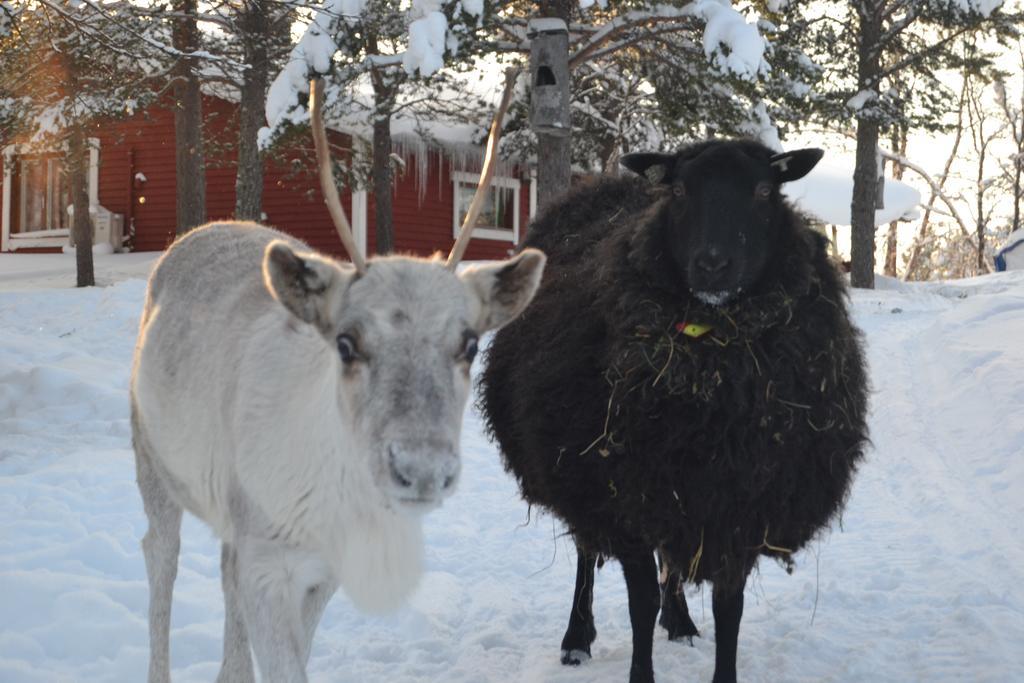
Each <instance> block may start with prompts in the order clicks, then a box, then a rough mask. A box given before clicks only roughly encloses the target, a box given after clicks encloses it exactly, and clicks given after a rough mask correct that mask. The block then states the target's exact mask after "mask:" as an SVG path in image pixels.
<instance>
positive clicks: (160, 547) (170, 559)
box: [134, 434, 182, 683]
mask: <svg viewBox="0 0 1024 683" xmlns="http://www.w3.org/2000/svg"><path fill="white" fill-rule="evenodd" d="M134 441H135V469H136V478H137V480H138V484H139V492H140V493H141V494H142V506H143V508H144V509H145V511H146V518H147V519H148V520H149V529H148V530H147V531H146V535H145V536H144V537H143V539H142V553H143V555H144V556H145V558H146V575H147V577H148V578H149V683H170V680H171V660H170V650H171V596H172V594H173V592H174V579H175V577H177V575H178V552H179V550H180V548H181V514H182V510H181V506H180V505H178V504H177V503H176V502H175V501H174V500H172V499H171V497H170V495H169V494H168V493H167V487H166V486H165V485H164V483H163V482H162V481H161V480H160V474H159V472H158V471H157V470H156V469H155V468H154V466H153V463H152V461H151V460H150V458H149V455H148V454H147V453H146V452H145V449H144V447H143V446H142V439H141V438H140V437H139V435H137V434H136V437H135V439H134Z"/></svg>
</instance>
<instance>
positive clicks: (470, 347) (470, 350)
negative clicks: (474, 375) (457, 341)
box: [462, 335, 477, 364]
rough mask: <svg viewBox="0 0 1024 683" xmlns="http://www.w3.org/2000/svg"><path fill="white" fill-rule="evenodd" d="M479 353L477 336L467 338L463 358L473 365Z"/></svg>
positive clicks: (463, 348)
mask: <svg viewBox="0 0 1024 683" xmlns="http://www.w3.org/2000/svg"><path fill="white" fill-rule="evenodd" d="M476 352H477V339H476V337H475V336H472V335H470V336H467V337H466V341H465V345H464V346H463V347H462V358H463V359H465V361H466V362H467V363H469V364H472V363H473V359H474V358H476Z"/></svg>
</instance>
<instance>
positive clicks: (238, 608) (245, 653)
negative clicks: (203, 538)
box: [217, 543, 256, 683]
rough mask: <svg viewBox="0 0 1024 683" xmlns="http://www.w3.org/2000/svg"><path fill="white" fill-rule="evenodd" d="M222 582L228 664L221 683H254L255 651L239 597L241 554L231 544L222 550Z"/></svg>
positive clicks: (222, 669) (222, 546)
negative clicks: (253, 659) (253, 658)
mask: <svg viewBox="0 0 1024 683" xmlns="http://www.w3.org/2000/svg"><path fill="white" fill-rule="evenodd" d="M220 581H221V585H222V586H223V588H224V661H223V662H222V663H221V667H220V673H219V674H218V675H217V683H253V681H255V680H256V677H255V675H254V673H253V668H252V651H251V649H250V647H249V634H248V633H246V630H245V620H244V617H243V615H242V605H241V603H240V596H239V594H238V553H237V551H236V550H235V548H234V546H232V545H230V544H228V543H223V544H221V548H220Z"/></svg>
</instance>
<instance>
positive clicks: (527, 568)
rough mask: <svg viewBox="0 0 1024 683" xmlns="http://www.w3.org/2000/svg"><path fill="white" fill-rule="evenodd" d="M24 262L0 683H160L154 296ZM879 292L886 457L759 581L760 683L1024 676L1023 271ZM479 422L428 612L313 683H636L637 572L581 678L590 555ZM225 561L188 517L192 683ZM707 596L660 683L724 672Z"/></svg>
mask: <svg viewBox="0 0 1024 683" xmlns="http://www.w3.org/2000/svg"><path fill="white" fill-rule="evenodd" d="M3 258H4V259H5V260H3V261H0V681H3V682H4V683H26V682H29V681H31V682H39V683H43V682H45V683H55V682H60V681H96V682H103V681H141V680H144V677H145V671H146V658H147V631H146V617H145V612H146V602H147V588H146V579H145V570H144V566H143V559H142V554H141V551H140V549H139V539H140V538H141V537H142V535H143V533H144V531H145V521H144V518H143V514H142V507H141V504H140V500H139V497H138V493H137V491H136V488H135V481H134V466H133V462H132V453H131V449H130V444H129V438H130V437H129V424H128V402H127V382H128V371H129V359H130V355H131V350H132V346H133V344H134V339H135V331H136V325H137V322H138V315H139V311H140V309H141V306H142V296H143V292H144V282H143V281H142V280H141V279H127V280H123V281H118V282H117V283H116V284H113V285H111V286H108V287H103V288H93V289H88V290H73V289H59V290H57V289H44V287H48V286H52V285H53V284H54V283H55V282H54V278H58V279H59V277H60V276H59V275H54V274H53V273H51V274H50V275H47V276H44V277H43V278H42V281H40V280H39V279H38V278H35V277H30V278H28V279H26V275H27V274H26V273H24V272H23V273H21V275H20V276H19V275H15V273H14V271H13V270H11V269H10V268H9V267H8V266H9V265H10V264H11V263H13V261H8V260H6V259H7V258H8V257H6V256H4V257H3ZM17 258H18V259H19V260H20V259H21V258H24V257H17ZM51 258H55V257H51ZM109 258H111V259H118V258H124V257H117V256H112V257H109ZM135 258H137V259H140V261H141V257H135ZM130 260H131V259H128V260H125V261H114V262H113V263H114V265H108V266H104V267H103V268H102V269H101V272H100V280H101V282H107V283H109V282H111V281H113V280H119V279H120V278H121V277H123V275H124V274H126V272H127V274H134V277H136V278H138V277H139V276H140V275H142V274H143V273H144V272H145V268H146V267H148V266H147V265H146V264H145V263H141V262H131V263H130V262H129V261H130ZM125 264H127V265H125ZM55 269H56V268H55ZM133 271H134V273H133ZM879 285H880V288H879V289H878V290H876V291H873V292H857V293H855V295H854V304H855V309H856V316H857V321H858V322H859V324H860V325H861V326H862V327H863V329H864V331H865V332H866V334H867V338H868V340H869V355H870V362H871V367H872V379H873V383H874V389H875V394H874V397H873V405H874V410H873V417H872V433H873V440H874V445H875V448H874V450H873V451H872V452H871V454H870V457H869V458H868V460H867V462H866V463H865V464H864V467H863V469H862V471H861V473H860V475H859V477H858V479H857V482H856V485H855V488H854V490H853V494H852V497H851V500H850V504H849V507H848V508H847V511H846V514H845V515H844V516H843V520H842V526H841V529H840V528H836V529H835V530H834V531H833V532H832V533H831V534H828V535H827V536H825V537H823V538H822V539H821V540H820V541H819V542H817V543H815V544H813V545H812V547H811V548H810V549H808V550H807V551H805V552H803V553H802V554H801V555H800V556H799V564H798V567H797V570H796V572H795V574H794V575H793V576H788V575H786V574H785V573H784V572H783V571H782V570H781V569H780V568H779V567H777V566H775V565H774V564H770V563H766V564H764V565H762V567H761V571H760V573H758V574H757V575H755V576H754V577H753V580H752V581H751V582H750V583H749V585H748V588H747V603H746V612H745V616H744V619H743V625H742V630H741V635H740V653H739V673H740V677H741V679H742V680H745V681H765V682H768V681H771V682H778V681H872V682H875V681H928V682H934V681H1021V680H1024V591H1022V590H1021V587H1022V586H1024V419H1022V417H1021V415H1022V414H1024V272H1016V273H1003V274H999V275H994V276H987V277H984V278H978V279H974V280H969V281H960V282H948V283H937V284H927V285H904V284H900V283H896V282H892V281H886V280H882V281H880V283H879ZM14 288H16V289H18V290H19V291H2V290H4V289H7V290H10V289H14ZM466 419H467V428H466V430H465V437H464V443H463V451H464V458H465V472H464V477H463V480H462V483H461V488H460V491H459V492H458V493H457V494H456V496H455V497H454V498H453V499H451V500H450V501H448V502H447V503H446V504H445V506H444V508H443V509H442V510H440V511H438V512H436V513H434V514H432V515H431V516H430V517H428V518H427V524H426V528H427V542H428V547H427V564H428V572H427V574H426V575H425V577H424V579H423V582H422V585H421V587H420V589H419V590H418V592H417V593H416V595H415V597H414V598H413V600H412V603H411V604H410V605H409V606H408V607H406V608H404V609H402V610H401V611H400V612H398V613H397V614H394V615H391V616H386V617H368V616H363V615H360V614H358V613H356V612H355V611H354V609H353V608H352V606H351V605H350V604H349V603H348V601H347V600H346V598H345V597H344V596H342V595H338V596H337V597H335V599H334V600H333V601H332V603H331V604H330V606H329V608H328V610H327V613H326V615H325V618H324V620H323V623H322V624H321V627H320V630H319V632H318V634H317V637H316V641H315V644H314V649H313V655H312V660H311V663H310V670H311V674H312V680H314V681H360V682H364V681H365V682H370V683H372V682H374V681H388V682H389V683H411V682H413V681H420V682H423V681H431V682H433V681H442V680H443V681H446V682H451V683H499V682H502V683H504V682H507V681H514V682H521V683H533V682H541V681H545V682H547V681H550V682H555V683H584V682H586V683H595V682H596V683H603V682H609V683H610V682H614V683H621V682H622V681H624V680H626V677H627V672H628V669H629V656H630V630H629V617H628V614H627V609H626V595H625V588H624V585H623V582H622V579H621V572H620V570H619V568H618V566H617V565H615V564H614V563H613V564H609V565H607V566H606V567H605V568H604V569H603V570H602V571H601V572H600V573H599V576H598V579H597V587H596V598H595V613H596V621H597V627H598V631H599V635H598V640H597V642H596V643H595V648H594V655H595V656H594V659H593V660H592V661H591V662H589V663H586V664H584V665H583V666H582V667H579V668H565V667H562V666H561V665H560V664H559V661H558V646H559V642H560V639H561V636H562V631H563V628H564V625H565V620H566V617H567V614H568V607H569V602H570V599H571V591H572V582H573V572H574V567H575V557H574V554H573V551H572V549H571V546H570V544H568V543H567V541H566V539H564V538H563V537H561V536H560V533H561V530H560V528H559V526H558V525H557V524H556V523H553V522H552V520H551V518H550V517H547V516H543V515H538V514H536V513H535V514H534V515H533V517H532V518H530V517H529V516H528V514H527V509H526V506H525V505H524V504H523V503H522V502H521V501H520V500H519V497H518V495H517V493H516V489H515V486H514V484H513V483H512V481H511V479H510V477H509V476H508V475H506V474H505V473H504V471H503V470H502V468H501V466H500V464H499V459H498V456H497V453H496V452H495V449H494V446H493V445H491V444H489V443H488V442H487V440H486V439H485V438H484V437H483V436H482V435H481V429H480V420H479V418H478V416H477V415H476V414H475V413H474V412H473V411H472V410H470V411H469V412H468V413H467V417H466ZM218 565H219V552H218V545H217V543H216V542H215V540H214V539H213V538H212V536H211V534H210V532H209V531H207V530H206V529H205V527H203V526H202V525H201V524H200V523H198V522H196V521H195V520H194V519H189V518H186V523H185V525H184V528H183V543H182V557H181V564H180V571H179V574H178V583H177V590H176V592H175V602H174V613H173V620H172V625H173V632H172V645H171V647H172V664H173V668H174V680H175V681H177V682H178V683H184V682H186V681H212V680H213V678H214V677H215V676H216V672H217V666H218V660H219V657H220V646H221V629H222V621H221V620H222V616H223V603H222V598H221V593H220V582H219V575H218V572H219V566H218ZM689 600H690V606H691V611H692V613H693V615H694V620H695V622H696V623H697V625H698V626H699V627H700V628H701V631H702V633H703V634H704V636H703V637H702V638H699V639H697V640H696V641H695V644H694V647H688V646H686V645H682V644H679V643H670V642H668V641H667V640H665V639H663V638H662V637H661V636H659V638H658V640H657V643H656V645H655V650H654V666H655V673H656V676H657V677H658V680H659V681H708V680H710V678H711V673H712V668H713V664H714V642H713V627H712V621H711V601H710V595H709V594H708V592H707V591H701V590H695V591H693V592H691V593H690V595H689Z"/></svg>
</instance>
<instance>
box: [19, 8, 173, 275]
mask: <svg viewBox="0 0 1024 683" xmlns="http://www.w3.org/2000/svg"><path fill="white" fill-rule="evenodd" d="M3 15H4V16H5V17H6V22H5V25H4V26H5V31H3V32H0V123H2V124H3V128H4V130H5V133H6V136H7V141H8V142H10V141H16V142H18V143H19V144H20V145H21V146H22V149H23V150H24V151H33V150H34V151H49V150H58V151H59V157H60V159H61V161H62V166H63V173H64V174H65V176H66V181H67V187H68V188H69V189H70V199H71V205H72V206H73V207H74V223H73V225H72V227H71V232H72V235H73V237H74V241H75V244H76V262H77V284H78V286H79V287H86V286H91V285H93V284H95V276H94V273H93V261H92V224H91V221H90V216H89V196H88V191H87V187H88V169H89V142H88V140H89V137H90V136H92V135H94V134H95V133H96V131H98V130H99V129H100V128H101V127H102V126H103V125H105V124H106V123H107V122H109V121H111V120H113V119H117V118H121V117H124V116H127V115H129V114H131V113H132V111H133V109H132V107H135V108H138V107H141V106H144V105H145V103H146V102H147V101H148V100H149V99H150V98H151V97H152V95H153V90H152V87H151V83H150V75H149V74H147V72H146V70H145V68H140V63H141V64H143V65H145V64H146V62H145V59H144V57H145V55H144V54H142V53H141V52H140V49H141V48H140V43H141V44H143V45H144V44H145V43H146V41H147V40H153V39H154V38H153V35H154V31H155V30H157V29H155V27H154V26H153V24H152V23H151V22H148V21H146V20H144V19H142V18H140V17H139V16H137V15H136V14H135V13H134V11H133V8H132V6H130V5H128V4H127V3H103V4H93V3H77V2H66V1H61V0H35V1H32V2H28V1H24V2H17V3H5V5H4V7H3ZM59 208H60V209H63V207H59Z"/></svg>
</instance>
